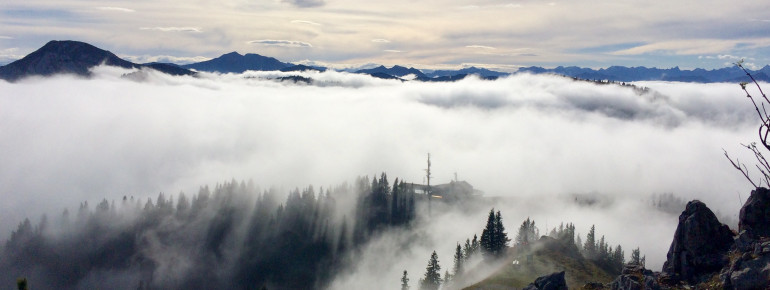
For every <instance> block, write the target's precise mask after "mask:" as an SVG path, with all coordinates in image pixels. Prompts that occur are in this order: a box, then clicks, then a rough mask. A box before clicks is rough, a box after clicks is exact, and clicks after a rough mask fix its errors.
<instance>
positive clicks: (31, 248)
mask: <svg viewBox="0 0 770 290" xmlns="http://www.w3.org/2000/svg"><path fill="white" fill-rule="evenodd" d="M280 196H281V194H280V193H278V192H277V191H276V190H275V189H268V190H264V191H260V190H259V189H258V188H257V187H256V186H255V185H254V184H253V183H252V182H249V183H245V182H240V183H239V182H237V181H235V180H233V181H230V182H225V183H222V184H219V185H216V186H215V187H214V188H213V189H210V188H209V187H208V186H204V187H201V188H200V190H199V191H198V193H197V194H194V195H192V196H190V197H188V196H187V195H186V194H185V193H180V194H178V195H177V196H176V198H174V197H172V196H168V195H165V194H163V193H161V194H159V195H158V197H157V199H155V200H152V199H147V200H140V199H135V198H133V197H123V199H122V200H119V201H107V200H102V201H101V202H99V203H98V204H96V205H95V206H91V205H89V204H88V202H83V203H82V204H81V205H80V207H79V208H78V209H77V211H74V212H70V211H69V210H64V212H63V213H62V215H61V216H60V217H56V218H53V219H49V218H47V217H46V216H43V218H42V219H41V220H40V222H39V223H37V224H36V225H33V224H32V223H31V222H30V220H29V219H25V220H24V222H22V223H21V224H20V225H19V226H18V228H17V229H16V230H15V231H13V233H12V235H11V238H10V239H9V240H8V241H7V242H6V243H5V247H4V248H3V251H2V254H1V256H0V257H2V259H0V261H1V262H0V273H2V274H0V275H2V285H6V286H7V285H13V281H15V280H16V279H17V278H19V277H26V278H27V280H28V281H29V285H30V287H31V288H38V289H86V288H89V289H107V288H109V289H137V288H139V289H150V288H152V289H191V288H196V289H226V288H239V289H259V288H261V287H267V288H270V289H273V288H277V289H286V288H294V289H298V288H304V289H310V288H316V289H318V288H324V287H325V286H326V285H327V283H328V282H329V281H330V279H331V278H332V277H333V276H334V275H335V273H336V272H338V271H341V270H342V269H344V268H345V267H353V266H355V259H354V258H353V257H355V253H356V251H358V250H359V249H358V247H359V246H360V245H362V244H364V243H366V242H367V241H368V240H369V239H370V237H372V236H375V235H378V234H379V233H380V232H382V231H384V230H387V229H388V228H393V227H402V228H408V227H409V226H410V223H412V222H413V221H414V219H415V206H416V203H418V202H421V200H422V199H424V196H422V195H416V194H415V192H414V189H413V188H411V186H409V185H407V184H406V183H404V182H403V181H398V179H396V180H395V182H393V185H392V186H391V185H390V183H389V181H388V178H387V175H386V174H385V173H383V174H382V175H381V176H380V177H379V178H376V177H375V178H372V179H371V180H370V178H369V177H359V178H357V179H356V180H355V182H354V184H352V185H350V184H341V185H338V186H335V187H332V188H326V189H322V188H321V189H318V190H316V189H315V188H314V187H313V186H308V187H306V188H303V189H301V190H300V189H294V190H291V191H290V192H289V194H288V197H287V198H286V200H285V201H282V200H280ZM253 197H256V201H254V198H253ZM350 201H352V202H353V203H354V204H355V206H354V207H349V208H350V210H348V209H346V208H345V207H342V206H340V203H346V202H350Z"/></svg>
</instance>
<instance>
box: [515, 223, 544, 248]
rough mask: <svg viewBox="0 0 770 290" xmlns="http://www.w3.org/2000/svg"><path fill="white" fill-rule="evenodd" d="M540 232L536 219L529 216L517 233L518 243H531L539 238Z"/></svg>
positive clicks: (520, 244) (519, 244)
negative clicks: (536, 225)
mask: <svg viewBox="0 0 770 290" xmlns="http://www.w3.org/2000/svg"><path fill="white" fill-rule="evenodd" d="M538 234H539V233H538V230H537V227H535V221H533V220H530V219H529V218H527V219H526V220H525V221H524V222H522V223H521V226H519V232H518V233H517V234H516V245H517V246H526V245H529V244H530V243H531V242H534V241H536V240H537V235H538Z"/></svg>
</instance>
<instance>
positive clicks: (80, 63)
mask: <svg viewBox="0 0 770 290" xmlns="http://www.w3.org/2000/svg"><path fill="white" fill-rule="evenodd" d="M101 64H105V65H110V66H116V67H122V68H127V69H132V68H143V67H149V68H152V69H155V70H158V71H161V72H164V73H167V74H171V75H192V74H194V73H193V72H191V71H188V70H186V69H182V68H180V67H178V66H177V65H175V64H163V63H151V64H136V63H132V62H130V61H127V60H124V59H121V58H119V57H118V56H116V55H115V54H113V53H112V52H109V51H106V50H103V49H100V48H97V47H95V46H93V45H91V44H88V43H85V42H80V41H72V40H64V41H56V40H54V41H50V42H48V43H46V44H45V45H44V46H43V47H41V48H40V49H38V50H36V51H34V52H32V53H30V54H28V55H27V56H25V57H24V58H22V59H20V60H17V61H14V62H12V63H10V64H7V65H5V66H2V67H0V79H4V80H7V81H11V82H13V81H16V80H19V79H22V78H25V77H30V76H51V75H54V74H74V75H79V76H84V77H89V76H91V71H90V69H91V68H92V67H94V66H98V65H101Z"/></svg>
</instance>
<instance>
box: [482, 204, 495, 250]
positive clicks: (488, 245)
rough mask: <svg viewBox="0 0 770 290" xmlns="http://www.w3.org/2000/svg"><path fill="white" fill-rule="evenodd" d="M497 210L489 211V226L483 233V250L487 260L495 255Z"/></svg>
mask: <svg viewBox="0 0 770 290" xmlns="http://www.w3.org/2000/svg"><path fill="white" fill-rule="evenodd" d="M495 230H496V227H495V209H494V208H493V209H492V210H490V211H489V217H488V218H487V226H486V227H484V230H483V231H482V232H481V242H480V244H481V250H482V254H483V255H484V257H485V258H489V257H491V256H493V255H494V254H495V246H494V243H495V240H494V239H495Z"/></svg>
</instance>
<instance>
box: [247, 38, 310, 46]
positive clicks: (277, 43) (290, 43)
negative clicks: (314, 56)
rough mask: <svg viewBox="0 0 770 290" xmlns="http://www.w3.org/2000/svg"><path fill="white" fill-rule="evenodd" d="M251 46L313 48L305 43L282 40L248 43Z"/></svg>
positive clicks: (262, 40)
mask: <svg viewBox="0 0 770 290" xmlns="http://www.w3.org/2000/svg"><path fill="white" fill-rule="evenodd" d="M247 43H249V44H261V45H268V46H282V47H313V45H312V44H310V43H307V42H303V41H294V40H282V39H280V40H279V39H260V40H252V41H248V42H247Z"/></svg>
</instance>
